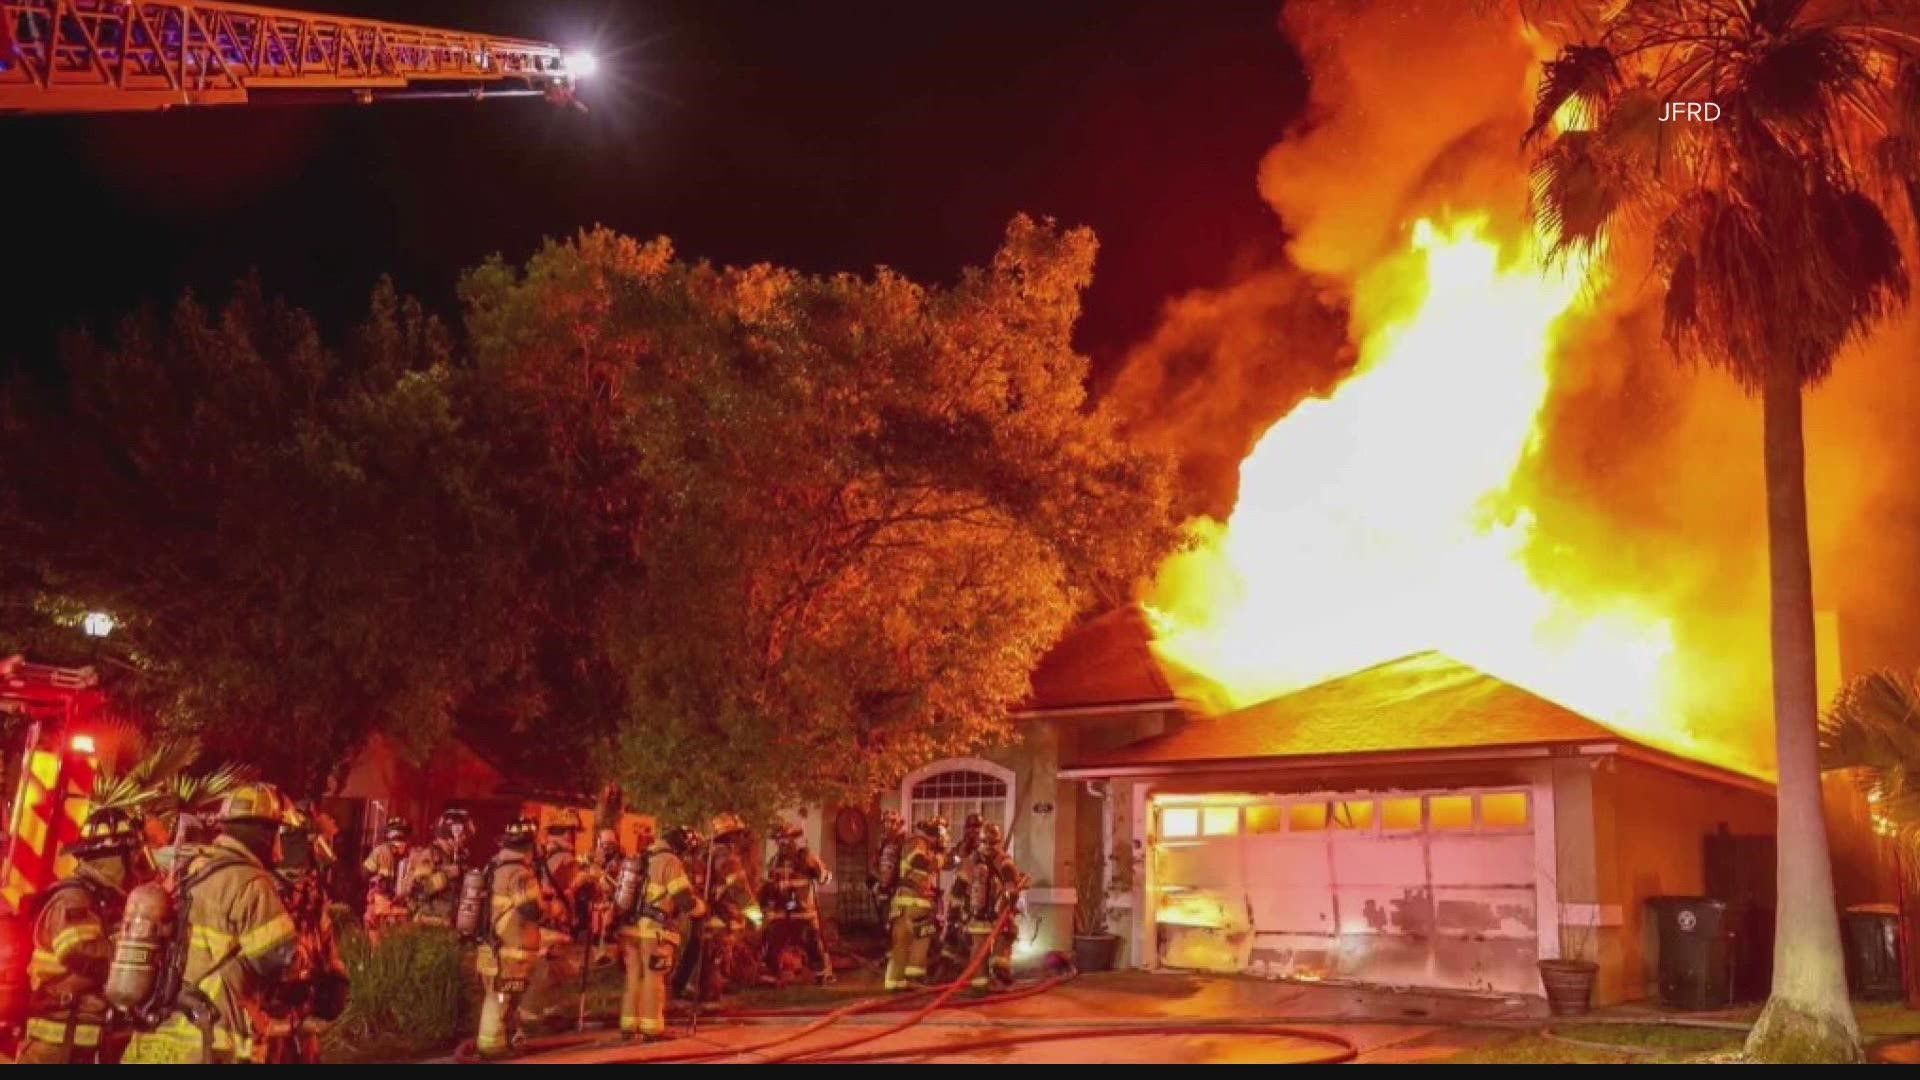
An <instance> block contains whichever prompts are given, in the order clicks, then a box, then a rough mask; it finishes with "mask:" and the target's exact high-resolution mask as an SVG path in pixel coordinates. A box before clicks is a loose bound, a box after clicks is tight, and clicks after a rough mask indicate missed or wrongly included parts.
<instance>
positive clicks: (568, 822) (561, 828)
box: [547, 810, 585, 834]
mask: <svg viewBox="0 0 1920 1080" xmlns="http://www.w3.org/2000/svg"><path fill="white" fill-rule="evenodd" d="M583 828H585V826H584V825H582V824H581V823H580V815H579V814H578V813H576V812H574V811H572V810H562V811H560V813H559V814H557V815H555V817H554V819H553V820H552V821H549V822H547V832H548V833H549V834H552V833H578V832H579V831H580V830H581V829H583Z"/></svg>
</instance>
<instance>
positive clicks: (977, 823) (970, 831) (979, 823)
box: [965, 810, 987, 836]
mask: <svg viewBox="0 0 1920 1080" xmlns="http://www.w3.org/2000/svg"><path fill="white" fill-rule="evenodd" d="M986 823H987V819H986V818H984V817H982V816H980V811H978V810H975V811H974V812H973V813H971V814H968V815H967V823H966V825H965V829H966V832H967V835H969V836H978V835H979V833H980V829H981V828H982V827H983V826H985V825H986Z"/></svg>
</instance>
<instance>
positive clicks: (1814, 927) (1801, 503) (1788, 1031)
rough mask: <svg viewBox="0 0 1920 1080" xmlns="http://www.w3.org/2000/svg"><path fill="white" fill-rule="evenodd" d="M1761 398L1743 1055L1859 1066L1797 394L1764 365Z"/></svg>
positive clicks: (1778, 371)
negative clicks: (1754, 798)
mask: <svg viewBox="0 0 1920 1080" xmlns="http://www.w3.org/2000/svg"><path fill="white" fill-rule="evenodd" d="M1772 368H1773V370H1771V371H1770V373H1769V374H1768V376H1767V381H1766V385H1765V387H1764V390H1763V394H1762V398H1761V408H1762V411H1763V413H1764V416H1765V429H1766V473H1767V552H1768V555H1769V559H1768V568H1769V577H1770V581H1771V586H1772V606H1773V720H1774V745H1775V747H1776V750H1777V753H1778V757H1779V771H1780V782H1779V788H1778V813H1779V838H1778V850H1779V865H1778V869H1777V876H1778V882H1779V899H1778V903H1779V911H1778V919H1777V922H1776V929H1775V931H1774V938H1773V993H1772V996H1771V997H1769V998H1768V999H1767V1007H1766V1010H1765V1011H1764V1012H1762V1013H1761V1015H1760V1019H1759V1021H1758V1022H1757V1023H1755V1025H1754V1029H1753V1034H1752V1035H1751V1036H1749V1037H1748V1040H1747V1052H1748V1055H1749V1056H1750V1057H1752V1058H1755V1059H1757V1060H1761V1061H1773V1062H1803V1061H1804V1062H1828V1061H1857V1060H1859V1059H1860V1056H1861V1051H1860V1032H1859V1029H1858V1028H1857V1027H1856V1026H1855V1024H1854V1019H1853V1007H1852V1005H1851V1003H1850V1002H1849V1001H1848V999H1847V977H1846V968H1845V964H1844V961H1843V959H1842V954H1841V948H1840V916H1839V912H1838V911H1837V910H1836V908H1835V903H1834V891H1833V862H1832V859H1831V858H1830V857H1829V855H1828V853H1827V823H1826V814H1825V811H1824V810H1823V809H1822V806H1821V797H1820V795H1821V793H1820V759H1819V745H1818V732H1817V729H1816V721H1817V720H1818V717H1819V708H1820V703H1819V690H1818V686H1817V683H1816V678H1815V671H1816V668H1815V659H1814V655H1815V654H1814V641H1813V564H1812V557H1811V555H1810V553H1809V551H1808V542H1807V486H1806V447H1805V443H1804V440H1803V438H1802V433H1801V423H1800V405H1801V400H1800V399H1801V385H1800V380H1799V377H1798V372H1796V371H1795V370H1793V368H1792V366H1791V365H1788V364H1775V365H1772Z"/></svg>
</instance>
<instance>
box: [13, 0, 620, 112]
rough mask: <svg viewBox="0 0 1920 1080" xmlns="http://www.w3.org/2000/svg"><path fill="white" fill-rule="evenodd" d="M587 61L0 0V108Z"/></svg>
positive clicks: (577, 73) (237, 17) (532, 81)
mask: <svg viewBox="0 0 1920 1080" xmlns="http://www.w3.org/2000/svg"><path fill="white" fill-rule="evenodd" d="M592 63H593V61H592V57H591V56H590V55H588V54H586V53H568V52H565V51H563V50H562V49H561V48H560V47H559V46H558V45H554V44H551V43H548V42H544V41H528V40H524V39H521V38H510V37H500V36H496V35H493V34H481V33H471V32H468V31H463V30H444V29H439V28H436V27H428V26H410V25H407V24H405V23H394V22H386V21H383V20H379V19H356V18H351V17H348V16H344V15H328V14H323V13H320V12H312V11H295V10H291V9H287V8H273V7H261V6H259V5H256V4H235V3H222V2H214V0H0V113H78V112H123V111H150V110H156V109H171V108H179V107H183V106H195V105H245V104H249V103H257V102H267V101H274V102H323V103H324V102H360V103H363V104H364V103H369V102H373V101H377V100H381V99H383V98H396V97H398V98H406V97H446V96H462V97H476V98H478V97H491V96H522V95H538V96H542V97H546V98H547V99H549V100H552V101H555V102H558V103H562V104H574V103H575V99H574V89H575V84H576V81H577V80H578V79H579V78H580V77H581V76H583V75H587V74H590V73H591V69H592Z"/></svg>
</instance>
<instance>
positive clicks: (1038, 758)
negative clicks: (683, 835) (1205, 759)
mask: <svg viewBox="0 0 1920 1080" xmlns="http://www.w3.org/2000/svg"><path fill="white" fill-rule="evenodd" d="M1151 640H1152V634H1151V631H1150V630H1149V629H1148V626H1147V623H1146V620H1145V618H1144V616H1143V614H1142V612H1141V611H1140V609H1138V608H1135V607H1127V608H1121V609H1118V610H1115V611H1113V612H1110V613H1108V614H1106V615H1103V616H1100V617H1099V618H1096V619H1093V620H1091V621H1089V622H1087V623H1084V624H1082V625H1081V626H1080V627H1079V628H1077V629H1076V630H1075V631H1074V632H1072V633H1070V634H1069V635H1067V637H1066V638H1065V639H1063V640H1062V641H1061V642H1060V643H1059V644H1058V645H1057V646H1055V647H1054V649H1053V650H1052V651H1051V652H1049V653H1048V654H1047V656H1046V657H1045V658H1044V659H1043V660H1042V661H1041V663H1040V664H1039V665H1038V667H1037V668H1036V669H1035V670H1034V673H1033V677H1032V682H1033V692H1032V694H1031V695H1030V696H1029V698H1028V700H1027V701H1026V702H1025V703H1023V704H1022V705H1021V707H1020V708H1019V709H1018V710H1017V711H1016V712H1015V714H1014V720H1015V735H1016V741H1015V742H1014V743H1013V744H1012V745H1010V746H1008V747H1006V748H1003V749H1000V750H995V751H992V752H989V753H985V754H982V755H980V756H978V757H965V758H948V759H944V760H941V761H934V762H929V763H928V764H926V765H924V766H922V767H921V768H918V769H915V770H914V771H913V772H911V773H909V774H908V775H907V776H906V777H904V778H903V779H902V780H901V782H900V785H899V786H898V787H897V788H895V789H894V790H892V791H888V792H885V793H882V794H881V795H880V797H879V798H878V799H877V800H876V802H875V803H874V804H871V805H867V806H859V807H826V808H811V809H808V810H804V811H800V812H799V817H798V823H800V824H801V825H802V826H803V828H805V829H806V831H807V835H808V839H809V842H810V843H811V844H812V846H813V848H814V850H815V851H816V852H818V853H820V854H821V857H822V858H823V859H824V860H825V861H826V863H827V865H828V867H829V868H831V869H833V870H834V872H835V877H836V879H837V881H836V883H835V886H834V887H830V888H829V889H827V890H825V891H824V897H823V903H822V910H823V911H824V912H825V913H826V914H828V915H829V916H830V917H834V918H836V919H837V920H838V921H839V922H840V923H841V924H842V925H843V926H851V925H859V924H863V923H864V924H872V923H875V922H877V921H878V919H879V917H880V915H879V913H878V912H876V911H875V910H874V908H873V903H872V901H871V899H870V897H869V896H868V895H867V893H866V890H865V889H864V888H863V887H848V886H849V885H857V884H858V883H863V882H864V881H865V879H866V875H867V867H868V860H869V859H870V857H871V855H872V842H873V841H872V838H871V836H870V835H868V833H869V831H870V829H869V825H868V823H869V822H871V821H873V820H874V817H875V814H876V813H877V812H878V811H879V810H881V809H895V810H899V811H900V812H901V813H903V814H904V815H906V817H907V818H908V819H909V820H922V819H925V818H928V817H932V816H935V815H939V816H943V817H945V818H946V819H947V820H948V821H949V822H951V823H952V827H953V829H954V830H955V832H956V833H957V832H958V830H959V828H960V824H961V822H962V821H963V820H964V819H965V818H966V816H967V814H969V813H975V812H977V813H980V814H982V815H983V816H984V817H985V818H986V819H987V820H989V821H997V822H999V823H1000V824H1001V826H1002V827H1003V828H1005V829H1006V832H1007V838H1008V845H1009V850H1010V851H1011V852H1012V854H1013V856H1014V858H1015V859H1016V860H1017V861H1018V862H1019V864H1020V866H1021V869H1022V870H1024V871H1025V872H1026V873H1027V874H1028V875H1029V876H1030V877H1031V878H1032V886H1031V887H1030V889H1029V890H1028V892H1027V894H1026V908H1027V913H1026V915H1025V916H1024V917H1023V918H1022V919H1021V920H1020V924H1019V938H1018V941H1017V943H1016V947H1015V952H1016V959H1017V960H1029V961H1030V960H1035V959H1038V958H1040V957H1043V956H1044V955H1046V954H1047V953H1049V952H1053V951H1065V950H1071V949H1072V947H1073V923H1074V907H1075V902H1076V900H1077V898H1078V895H1079V892H1078V885H1079V882H1078V878H1079V877H1080V876H1081V868H1085V867H1091V868H1093V869H1094V871H1095V872H1096V874H1098V873H1099V872H1100V871H1101V870H1102V868H1104V866H1105V852H1106V851H1107V850H1108V849H1109V845H1110V838H1109V833H1108V829H1109V828H1110V823H1109V815H1108V813H1107V811H1106V803H1105V801H1104V800H1103V799H1102V798H1101V797H1100V793H1099V792H1098V791H1097V789H1096V788H1095V787H1093V786H1091V785H1087V784H1083V783H1080V782H1078V781H1074V780H1065V779H1062V778H1061V777H1060V776H1059V769H1060V763H1061V762H1063V761H1071V760H1075V759H1076V758H1078V757H1080V756H1083V755H1087V754H1093V753H1097V752H1101V751H1105V750H1109V749H1112V748H1116V747H1119V746H1122V745H1125V744H1126V743H1129V742H1132V741H1134V740H1136V739H1140V738H1143V737H1146V736H1150V735H1157V734H1160V733H1162V732H1164V731H1168V730H1171V729H1173V728H1175V727H1177V726H1179V725H1180V724H1183V723H1185V722H1186V720H1187V718H1188V717H1190V716H1194V715H1198V714H1200V713H1201V712H1203V711H1204V710H1203V709H1202V708H1201V706H1200V705H1199V704H1198V702H1197V701H1196V700H1195V698H1194V697H1192V696H1191V695H1192V694H1193V693H1195V692H1197V691H1203V690H1204V689H1205V687H1204V684H1202V683H1200V682H1199V681H1198V680H1191V679H1188V678H1187V677H1185V676H1184V675H1183V673H1180V672H1177V671H1174V670H1170V669H1169V668H1167V667H1166V666H1164V665H1162V664H1160V663H1159V662H1157V661H1156V660H1155V658H1154V656H1153V654H1152V651H1151V649H1150V648H1149V645H1148V643H1149V642H1150V641H1151ZM1120 900H1121V903H1122V904H1123V905H1124V904H1125V902H1126V900H1125V898H1120Z"/></svg>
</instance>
